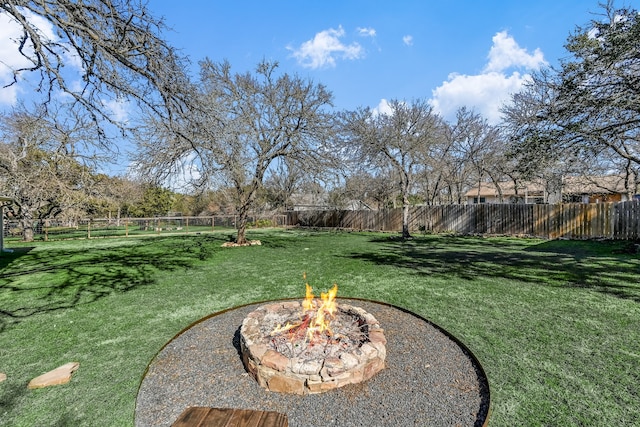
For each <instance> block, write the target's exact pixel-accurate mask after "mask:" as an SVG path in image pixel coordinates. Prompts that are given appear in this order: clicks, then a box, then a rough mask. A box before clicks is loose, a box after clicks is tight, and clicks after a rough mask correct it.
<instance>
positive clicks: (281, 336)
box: [260, 308, 369, 360]
mask: <svg viewBox="0 0 640 427" xmlns="http://www.w3.org/2000/svg"><path fill="white" fill-rule="evenodd" d="M305 316H313V314H312V312H309V313H306V314H305ZM270 317H271V318H270V319H269V320H270V321H265V322H264V323H263V325H261V328H260V331H261V333H262V335H263V337H264V344H266V345H267V348H271V349H273V350H275V351H277V352H278V353H280V354H282V355H283V356H285V357H287V358H290V359H291V358H294V357H296V358H300V359H302V360H324V359H326V358H329V357H340V355H341V354H342V353H345V352H347V353H351V352H353V351H354V350H356V349H358V348H359V347H361V346H362V344H364V343H365V342H367V341H368V336H369V330H368V325H367V324H366V323H365V322H364V320H363V319H362V318H361V317H360V316H359V315H358V314H357V313H353V312H350V311H343V310H341V309H340V308H338V310H337V311H336V315H335V317H334V318H332V320H331V324H330V331H325V332H322V333H320V332H315V333H313V336H312V337H311V338H309V337H308V334H307V332H308V329H307V328H306V326H304V325H305V320H307V319H306V317H301V316H300V315H299V313H297V314H293V313H289V315H281V316H277V317H275V316H273V317H272V316H270ZM265 320H267V319H266V318H265ZM272 322H273V323H272ZM287 322H288V323H291V324H300V327H294V328H292V329H290V330H288V331H285V332H281V333H278V334H276V335H273V336H272V335H271V331H273V330H274V329H275V328H276V326H278V325H282V324H287Z"/></svg>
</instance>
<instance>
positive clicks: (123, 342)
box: [0, 230, 640, 426]
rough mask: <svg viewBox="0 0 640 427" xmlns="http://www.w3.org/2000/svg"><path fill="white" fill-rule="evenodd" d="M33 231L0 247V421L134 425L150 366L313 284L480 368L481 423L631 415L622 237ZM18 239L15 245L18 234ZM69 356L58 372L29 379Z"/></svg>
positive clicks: (627, 420)
mask: <svg viewBox="0 0 640 427" xmlns="http://www.w3.org/2000/svg"><path fill="white" fill-rule="evenodd" d="M249 237H250V238H252V239H260V240H261V241H262V243H263V245H262V246H253V247H246V248H227V249H223V248H221V247H220V245H221V244H222V243H223V242H225V241H227V240H228V238H229V237H228V235H227V234H224V233H221V234H207V235H198V236H194V235H192V236H159V237H150V238H138V239H95V240H79V241H60V242H42V243H38V244H37V245H35V246H34V247H27V246H24V245H18V244H14V243H11V246H12V247H14V248H15V249H16V250H15V252H14V253H12V254H3V255H2V256H1V257H0V272H1V276H0V372H4V373H6V374H7V376H8V379H7V380H6V381H4V382H2V383H0V425H3V426H35V425H37V426H69V425H73V426H76V425H77V426H82V425H86V426H93V425H101V426H131V425H133V419H134V418H133V417H134V410H135V399H136V393H137V389H138V386H139V384H140V381H141V379H142V376H143V374H144V371H145V368H146V366H147V364H148V363H149V362H150V361H151V360H152V359H153V357H154V355H155V354H156V353H157V352H158V350H159V349H160V348H161V347H162V346H163V345H164V344H165V343H166V342H167V341H169V340H170V339H171V338H172V337H173V336H174V335H175V334H176V333H178V332H179V331H180V330H182V329H183V328H184V327H186V326H188V325H189V324H191V323H192V322H194V321H196V320H198V319H200V318H202V317H204V316H206V315H208V314H210V313H212V312H216V311H219V310H222V309H225V308H230V307H234V306H237V305H240V304H245V303H250V302H255V301H262V300H267V299H277V298H286V297H292V296H300V297H302V296H303V294H304V286H303V281H302V274H303V272H306V273H307V278H308V281H309V283H310V284H311V285H313V286H314V287H315V288H316V290H318V291H320V290H323V291H324V290H327V289H329V287H330V286H331V285H332V284H333V283H334V282H335V283H337V284H338V286H339V296H344V297H360V298H369V299H373V300H378V301H384V302H388V303H392V304H395V305H398V306H401V307H404V308H406V309H409V310H411V311H413V312H416V313H418V314H420V315H422V316H424V317H426V318H429V319H431V320H432V321H434V322H435V323H437V324H439V325H440V326H442V327H444V328H445V329H447V330H448V331H449V332H451V333H452V334H454V335H455V336H457V337H458V338H459V339H461V340H462V341H463V342H464V343H465V344H466V345H467V346H468V347H469V348H470V349H471V350H472V351H473V352H474V353H475V355H476V356H477V357H478V358H479V359H480V361H481V362H482V364H483V367H484V369H485V371H486V372H487V374H488V377H489V380H490V383H491V391H492V407H493V413H492V415H491V425H492V426H513V425H531V426H537V425H563V426H565V425H569V426H573V425H575V426H581V425H640V405H638V402H639V401H640V396H639V395H638V393H639V392H638V390H639V388H638V384H640V369H639V367H640V283H639V282H640V256H638V255H637V254H629V253H626V252H625V245H626V244H625V243H624V242H570V241H545V240H537V239H515V238H475V237H452V236H421V237H417V238H415V239H413V240H409V241H403V240H399V239H396V238H394V236H390V235H387V234H377V233H329V232H322V233H312V232H304V231H284V230H270V231H252V232H251V234H250V235H249ZM19 246H22V247H19ZM70 361H78V362H80V369H79V370H78V371H77V372H76V373H75V375H74V377H73V379H72V380H71V382H70V383H69V384H66V385H61V386H56V387H49V388H45V389H39V390H28V389H27V387H26V384H27V383H28V381H29V380H30V379H31V378H33V377H35V376H37V375H40V374H42V373H44V372H47V371H48V370H51V369H53V368H55V367H57V366H60V365H62V364H63V363H66V362H70Z"/></svg>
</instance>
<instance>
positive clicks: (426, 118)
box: [342, 100, 444, 238]
mask: <svg viewBox="0 0 640 427" xmlns="http://www.w3.org/2000/svg"><path fill="white" fill-rule="evenodd" d="M389 106H390V107H391V113H390V114H389V115H386V114H378V115H376V114H374V113H373V112H372V111H371V110H370V109H368V108H366V109H359V110H357V111H352V112H346V113H344V114H343V115H342V127H343V132H344V135H345V141H344V144H345V146H344V150H345V151H346V150H352V151H353V152H355V153H356V158H357V160H358V162H360V163H362V164H368V165H371V166H372V167H380V168H383V169H385V168H388V169H390V170H392V171H393V176H394V177H395V178H396V179H397V182H398V184H397V188H398V191H399V192H400V197H401V199H402V209H403V214H402V216H403V220H402V237H403V238H409V237H411V234H410V233H409V221H410V218H409V208H410V200H409V196H410V195H411V194H410V193H411V191H412V188H413V186H414V185H415V179H416V177H417V176H418V174H419V173H420V172H421V171H422V170H424V168H425V165H426V164H427V162H428V161H429V159H430V158H432V157H433V152H434V147H435V146H436V145H437V144H439V143H440V142H441V141H442V138H443V132H444V127H443V122H442V120H441V119H440V117H439V116H437V115H436V114H435V113H433V111H432V108H431V107H430V106H429V105H428V103H427V102H426V101H423V100H416V101H413V102H412V103H410V104H409V103H406V102H403V101H398V100H392V101H391V102H390V103H389Z"/></svg>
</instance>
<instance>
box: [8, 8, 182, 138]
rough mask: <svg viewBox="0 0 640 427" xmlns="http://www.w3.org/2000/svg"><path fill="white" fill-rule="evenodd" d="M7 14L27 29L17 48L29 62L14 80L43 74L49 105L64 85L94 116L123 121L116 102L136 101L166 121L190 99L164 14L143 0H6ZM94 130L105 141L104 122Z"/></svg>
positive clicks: (42, 89)
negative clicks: (38, 21) (75, 66)
mask: <svg viewBox="0 0 640 427" xmlns="http://www.w3.org/2000/svg"><path fill="white" fill-rule="evenodd" d="M0 13H1V14H4V15H7V16H9V17H10V18H11V19H12V20H13V21H14V22H16V23H17V24H18V25H19V27H20V28H21V29H22V34H21V36H20V37H19V40H17V43H16V49H17V51H18V52H19V53H20V55H21V56H22V57H23V58H24V59H25V60H26V61H27V63H28V65H26V66H22V67H19V68H16V69H14V70H13V80H12V81H10V82H9V83H8V85H13V84H16V83H17V82H18V78H19V77H24V76H25V75H27V74H35V75H37V76H38V86H37V90H38V92H40V93H42V94H43V95H44V105H45V106H46V105H47V104H48V103H49V102H50V101H51V99H52V96H54V94H55V91H62V92H63V93H66V94H68V95H70V96H71V97H72V99H73V100H74V101H75V105H76V106H78V107H80V108H83V109H84V110H86V111H87V112H89V113H90V114H91V116H92V118H93V119H94V121H96V122H102V121H103V120H107V122H110V123H113V124H116V125H119V126H123V124H122V123H119V122H118V121H117V120H115V119H114V118H113V117H112V114H111V112H110V110H109V107H108V104H109V103H111V102H117V101H132V102H134V103H137V104H138V105H140V106H141V107H143V108H145V109H148V110H150V111H153V113H154V114H156V115H158V116H160V117H163V119H164V120H170V119H171V118H172V117H173V115H174V114H175V113H176V112H178V111H182V109H183V108H184V107H185V105H187V104H188V99H189V98H188V97H189V94H188V90H186V88H188V87H189V85H188V79H187V77H186V75H185V73H184V69H185V63H184V60H183V59H182V58H181V57H180V56H179V55H178V54H177V52H176V50H175V49H174V48H172V47H171V46H169V45H168V44H167V43H166V42H165V41H164V39H163V38H162V32H163V31H164V30H165V29H166V28H165V25H164V23H163V21H162V20H161V19H157V18H155V17H154V16H153V15H152V14H151V13H150V12H149V10H148V9H147V8H146V6H145V3H144V2H142V1H137V0H85V1H82V2H78V1H76V0H53V1H50V0H5V1H3V2H1V3H0ZM33 16H37V17H40V18H42V19H44V21H46V22H47V23H48V24H49V25H51V27H52V28H53V31H54V32H55V36H54V37H53V38H49V37H47V36H45V33H43V32H42V31H41V30H40V29H39V28H38V27H37V26H36V25H35V24H34V22H35V20H34V19H33ZM71 58H73V59H71ZM71 62H79V64H80V67H79V73H80V76H78V75H77V74H75V75H74V74H70V70H71V69H72V67H70V66H69V65H70V63H71ZM78 77H80V78H78ZM78 81H80V82H81V85H80V86H79V87H77V86H76V84H77V82H78ZM95 130H97V131H98V137H99V141H101V142H104V141H105V139H106V135H105V132H104V127H102V126H100V127H96V128H95Z"/></svg>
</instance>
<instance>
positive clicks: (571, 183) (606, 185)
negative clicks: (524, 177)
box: [465, 175, 626, 197]
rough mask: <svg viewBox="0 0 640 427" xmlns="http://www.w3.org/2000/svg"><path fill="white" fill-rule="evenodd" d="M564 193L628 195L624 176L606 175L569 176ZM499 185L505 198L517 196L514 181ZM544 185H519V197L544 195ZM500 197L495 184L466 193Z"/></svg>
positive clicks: (564, 182) (528, 183) (466, 194)
mask: <svg viewBox="0 0 640 427" xmlns="http://www.w3.org/2000/svg"><path fill="white" fill-rule="evenodd" d="M562 184H563V186H562V192H563V193H564V194H612V193H626V190H625V187H624V184H625V178H624V176H623V175H604V176H567V177H564V178H563V180H562ZM498 185H499V186H500V189H501V190H502V196H503V197H509V196H513V195H515V194H516V191H515V186H514V183H513V181H508V182H507V181H505V182H499V183H498ZM544 190H545V188H544V185H543V184H542V183H540V182H535V181H525V182H522V183H519V184H518V193H517V194H519V195H524V194H525V193H527V194H529V195H530V196H531V195H536V194H543V193H544ZM478 195H480V196H481V197H498V196H499V194H498V190H497V189H496V186H495V185H494V184H493V183H489V182H483V183H481V184H480V191H479V192H478V187H474V188H472V189H470V190H469V191H467V192H466V193H465V197H477V196H478Z"/></svg>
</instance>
